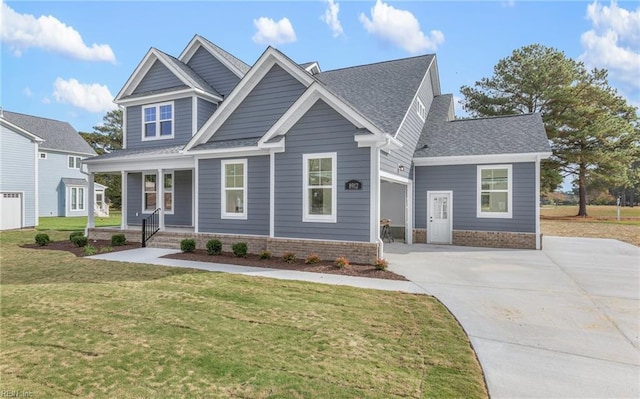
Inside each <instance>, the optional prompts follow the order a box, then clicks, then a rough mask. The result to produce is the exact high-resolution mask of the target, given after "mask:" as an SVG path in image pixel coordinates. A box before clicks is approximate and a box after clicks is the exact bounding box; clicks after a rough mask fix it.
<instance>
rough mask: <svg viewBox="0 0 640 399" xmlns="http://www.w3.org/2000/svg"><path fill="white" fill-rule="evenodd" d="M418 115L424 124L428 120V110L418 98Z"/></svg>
mask: <svg viewBox="0 0 640 399" xmlns="http://www.w3.org/2000/svg"><path fill="white" fill-rule="evenodd" d="M416 113H417V114H418V116H419V117H420V119H422V122H424V121H425V120H426V119H427V108H425V106H424V104H423V103H422V101H420V99H419V98H417V97H416Z"/></svg>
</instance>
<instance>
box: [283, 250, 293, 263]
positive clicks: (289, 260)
mask: <svg viewBox="0 0 640 399" xmlns="http://www.w3.org/2000/svg"><path fill="white" fill-rule="evenodd" d="M282 260H283V261H285V262H287V263H293V262H295V261H296V254H294V253H293V252H287V253H285V254H284V255H282Z"/></svg>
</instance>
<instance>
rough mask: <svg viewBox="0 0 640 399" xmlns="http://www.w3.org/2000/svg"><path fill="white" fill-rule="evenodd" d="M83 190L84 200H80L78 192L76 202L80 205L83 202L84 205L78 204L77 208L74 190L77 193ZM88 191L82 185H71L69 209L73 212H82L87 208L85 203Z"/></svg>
mask: <svg viewBox="0 0 640 399" xmlns="http://www.w3.org/2000/svg"><path fill="white" fill-rule="evenodd" d="M79 190H82V202H80V201H79V199H80V197H78V194H76V203H77V204H78V205H80V204H82V207H79V206H76V208H75V209H74V208H73V192H74V191H75V192H76V193H77V192H78V191H79ZM86 197H87V192H86V190H85V188H84V187H81V186H72V187H69V210H70V211H71V212H82V211H84V210H85V208H86V207H85V204H86V203H87V198H86Z"/></svg>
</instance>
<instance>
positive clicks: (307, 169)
mask: <svg viewBox="0 0 640 399" xmlns="http://www.w3.org/2000/svg"><path fill="white" fill-rule="evenodd" d="M302 160H303V167H302V169H303V190H304V191H303V200H302V202H303V204H302V206H303V214H302V221H303V222H327V223H335V222H336V214H337V211H336V207H337V204H336V202H337V201H336V198H337V179H336V177H337V154H336V153H335V152H332V153H324V154H304V155H303V156H302Z"/></svg>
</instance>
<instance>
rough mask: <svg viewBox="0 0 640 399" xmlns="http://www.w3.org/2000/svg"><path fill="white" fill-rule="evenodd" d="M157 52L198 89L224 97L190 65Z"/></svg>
mask: <svg viewBox="0 0 640 399" xmlns="http://www.w3.org/2000/svg"><path fill="white" fill-rule="evenodd" d="M156 50H157V49H156ZM157 51H158V53H159V54H160V56H161V57H163V59H164V60H165V61H166V62H168V63H170V64H172V65H173V66H174V67H175V68H177V69H178V70H180V71H182V72H183V73H184V74H185V75H187V76H188V77H189V78H190V79H191V81H192V82H193V83H194V86H195V87H196V88H197V89H201V90H204V91H206V92H208V93H211V94H215V95H216V96H218V97H222V95H221V94H220V93H218V91H216V89H214V88H213V87H212V86H211V85H210V84H209V83H207V81H206V80H204V79H203V78H202V76H200V75H198V74H197V73H196V71H194V70H193V69H191V67H190V66H189V65H187V64H185V63H184V62H182V61H180V60H179V59H177V58H175V57H173V56H171V55H169V54H167V53H164V52H162V51H160V50H157Z"/></svg>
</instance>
